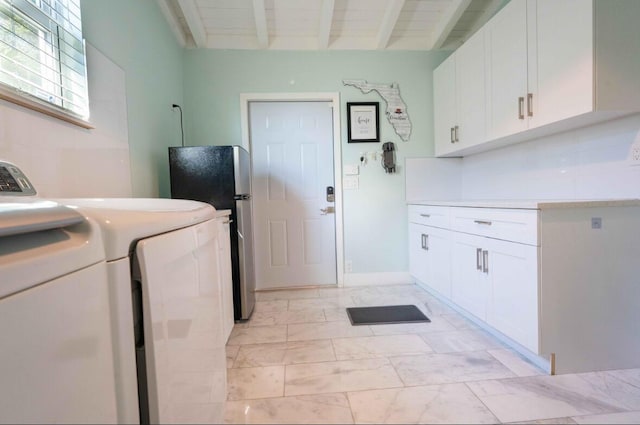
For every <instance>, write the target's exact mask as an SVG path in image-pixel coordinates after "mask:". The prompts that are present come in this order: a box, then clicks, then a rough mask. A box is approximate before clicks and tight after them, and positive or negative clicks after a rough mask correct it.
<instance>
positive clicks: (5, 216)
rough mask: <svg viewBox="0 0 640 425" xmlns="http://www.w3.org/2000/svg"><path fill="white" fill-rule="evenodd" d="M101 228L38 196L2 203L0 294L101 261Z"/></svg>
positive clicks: (0, 209)
mask: <svg viewBox="0 0 640 425" xmlns="http://www.w3.org/2000/svg"><path fill="white" fill-rule="evenodd" d="M104 259H105V255H104V247H103V244H102V239H101V237H100V229H99V227H98V226H97V225H96V224H95V223H91V222H90V221H88V220H86V219H85V218H84V217H83V216H82V215H80V214H78V213H77V212H76V211H73V210H72V209H69V208H65V207H64V206H62V205H59V204H57V203H55V202H50V201H46V200H41V199H33V200H32V199H31V198H20V200H19V201H18V200H17V199H11V200H10V201H9V200H8V199H3V200H2V201H0V298H3V297H5V296H8V295H11V294H14V293H16V292H20V291H24V290H25V289H28V288H31V287H34V286H37V285H39V284H41V283H45V282H48V281H51V280H53V279H56V278H59V277H61V276H65V275H68V274H70V273H73V272H76V271H78V270H82V269H84V268H86V267H88V266H91V265H93V264H96V263H99V262H103V263H104Z"/></svg>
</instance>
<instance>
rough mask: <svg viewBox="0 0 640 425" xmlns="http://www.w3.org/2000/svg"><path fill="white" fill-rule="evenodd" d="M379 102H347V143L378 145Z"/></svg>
mask: <svg viewBox="0 0 640 425" xmlns="http://www.w3.org/2000/svg"><path fill="white" fill-rule="evenodd" d="M379 117H380V102H347V142H348V143H380V119H379Z"/></svg>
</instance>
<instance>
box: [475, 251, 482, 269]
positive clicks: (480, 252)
mask: <svg viewBox="0 0 640 425" xmlns="http://www.w3.org/2000/svg"><path fill="white" fill-rule="evenodd" d="M481 256H482V248H476V270H482V265H481V264H480V257H481Z"/></svg>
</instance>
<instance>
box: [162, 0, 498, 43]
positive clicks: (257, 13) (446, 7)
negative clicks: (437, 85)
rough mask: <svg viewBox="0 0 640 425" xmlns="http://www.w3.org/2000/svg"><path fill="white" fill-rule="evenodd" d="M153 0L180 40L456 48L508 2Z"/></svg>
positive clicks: (421, 0)
mask: <svg viewBox="0 0 640 425" xmlns="http://www.w3.org/2000/svg"><path fill="white" fill-rule="evenodd" d="M157 1H158V2H160V3H164V4H166V6H167V7H162V8H161V10H162V11H163V13H165V16H166V17H167V20H168V21H169V24H170V25H171V26H172V29H173V30H174V32H176V31H177V32H178V33H179V34H178V35H179V37H178V38H179V40H180V41H181V42H182V43H183V44H184V45H185V46H187V47H200V48H231V49H237V48H240V49H243V48H244V49H418V50H428V49H431V48H432V47H433V43H434V40H436V39H439V40H440V41H441V43H439V44H438V46H440V44H441V45H442V47H439V48H442V49H453V48H456V47H457V46H459V45H460V44H462V43H463V42H464V41H465V40H466V39H467V38H468V37H470V36H471V35H472V34H473V32H475V31H476V30H477V29H478V28H479V27H480V26H481V25H482V24H483V23H484V22H486V21H487V20H488V19H489V18H490V17H491V16H492V15H493V14H494V13H495V12H496V11H497V10H499V8H501V7H502V6H504V4H506V3H507V2H508V0H471V1H470V2H469V3H468V6H467V7H466V9H464V11H463V12H462V9H461V8H460V7H458V5H459V4H462V5H467V2H466V1H465V0H157ZM331 6H332V7H331ZM456 7H458V8H457V9H455V8H456ZM454 9H455V10H456V11H458V13H457V14H455V15H454V16H455V22H445V21H446V20H447V19H448V18H447V17H448V16H452V15H453V14H452V13H451V11H452V10H454ZM460 12H462V13H460ZM449 21H451V19H449ZM438 31H439V32H438ZM327 35H328V39H327ZM196 40H198V42H197V43H196ZM442 40H444V42H442Z"/></svg>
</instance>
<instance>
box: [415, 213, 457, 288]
mask: <svg viewBox="0 0 640 425" xmlns="http://www.w3.org/2000/svg"><path fill="white" fill-rule="evenodd" d="M451 235H452V232H451V231H449V230H445V229H440V228H438V227H430V226H424V225H422V224H417V223H409V264H410V272H411V275H412V276H413V277H415V278H416V279H417V280H419V281H420V282H421V283H423V284H425V285H428V286H429V287H431V288H432V289H434V290H436V291H437V292H438V293H440V294H441V295H443V296H445V297H447V298H450V297H451Z"/></svg>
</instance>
